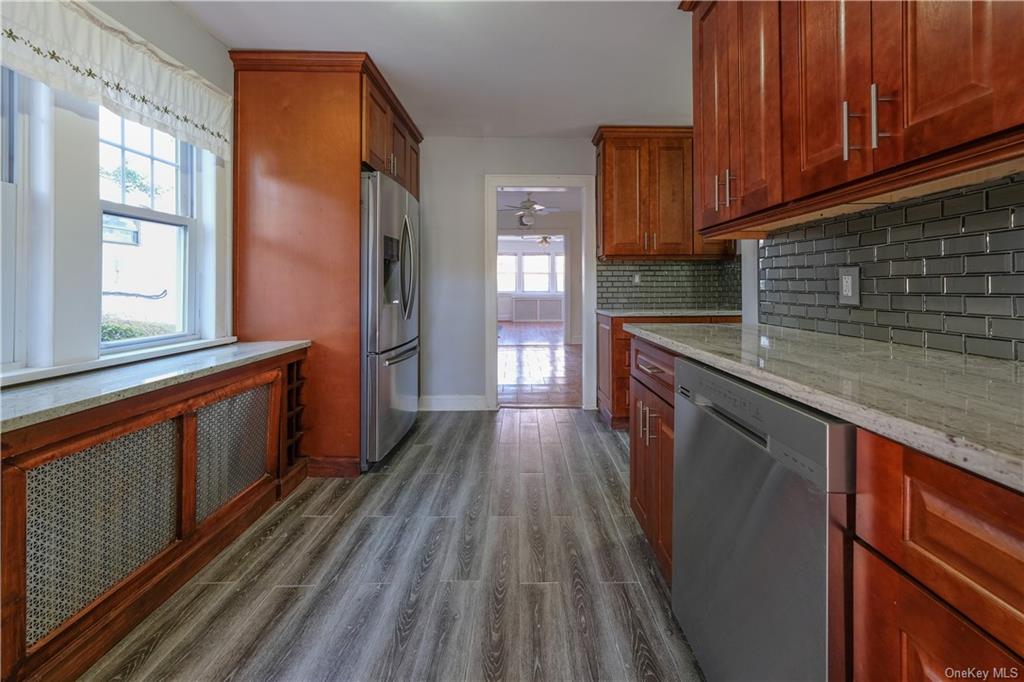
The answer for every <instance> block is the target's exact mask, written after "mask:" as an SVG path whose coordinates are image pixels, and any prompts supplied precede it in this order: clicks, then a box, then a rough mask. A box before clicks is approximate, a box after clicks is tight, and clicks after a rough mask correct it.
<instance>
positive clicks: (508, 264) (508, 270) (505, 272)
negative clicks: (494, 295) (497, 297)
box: [498, 253, 519, 294]
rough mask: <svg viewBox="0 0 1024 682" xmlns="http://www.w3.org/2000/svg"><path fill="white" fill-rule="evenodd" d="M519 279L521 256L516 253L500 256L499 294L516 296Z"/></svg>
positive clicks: (500, 254)
mask: <svg viewBox="0 0 1024 682" xmlns="http://www.w3.org/2000/svg"><path fill="white" fill-rule="evenodd" d="M518 279H519V256H518V254H515V253H499V254H498V293H499V294H514V293H515V292H516V284H517V280H518Z"/></svg>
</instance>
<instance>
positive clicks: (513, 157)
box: [420, 137, 594, 400]
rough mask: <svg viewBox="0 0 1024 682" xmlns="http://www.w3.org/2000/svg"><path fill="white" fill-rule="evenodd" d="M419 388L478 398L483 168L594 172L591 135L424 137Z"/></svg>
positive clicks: (429, 393)
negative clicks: (583, 136) (583, 137)
mask: <svg viewBox="0 0 1024 682" xmlns="http://www.w3.org/2000/svg"><path fill="white" fill-rule="evenodd" d="M421 154H422V156H421V162H420V164H421V165H420V176H421V181H420V190H421V192H420V194H421V202H420V211H421V216H420V217H421V224H422V232H423V234H422V236H421V238H420V239H421V242H422V253H421V261H420V265H421V271H422V280H421V286H422V291H423V298H422V299H421V301H420V305H421V308H420V343H421V345H422V351H421V353H422V354H421V358H422V359H421V364H420V368H421V369H420V393H421V395H422V396H424V397H427V398H428V399H429V397H431V396H466V397H467V398H478V399H480V400H483V396H484V393H485V387H484V381H485V371H486V368H485V359H484V344H483V343H482V341H483V333H484V321H483V319H484V289H483V283H484V264H483V249H484V235H483V230H484V175H486V174H492V175H500V174H510V175H511V174H535V175H557V174H563V175H593V174H594V147H593V145H592V144H591V143H590V140H589V139H561V138H550V139H548V138H544V139H540V138H464V137H455V138H441V137H436V138H427V139H426V140H424V141H423V145H422V147H421Z"/></svg>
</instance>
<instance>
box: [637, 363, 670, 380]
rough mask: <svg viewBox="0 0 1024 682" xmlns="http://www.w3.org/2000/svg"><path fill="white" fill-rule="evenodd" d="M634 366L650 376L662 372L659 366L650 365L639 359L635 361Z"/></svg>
mask: <svg viewBox="0 0 1024 682" xmlns="http://www.w3.org/2000/svg"><path fill="white" fill-rule="evenodd" d="M636 366H637V368H638V369H639V370H640V371H641V372H643V373H644V374H649V375H650V376H654V375H655V374H663V373H664V370H663V369H661V367H651V366H650V365H645V364H644V363H642V362H640V361H639V360H637V361H636Z"/></svg>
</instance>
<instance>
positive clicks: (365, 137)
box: [361, 71, 423, 196]
mask: <svg viewBox="0 0 1024 682" xmlns="http://www.w3.org/2000/svg"><path fill="white" fill-rule="evenodd" d="M381 83H382V81H380V80H378V79H377V78H376V77H374V74H373V72H372V71H371V72H369V73H365V74H363V77H362V96H363V129H362V142H361V151H362V162H363V165H364V166H366V167H368V168H371V169H373V170H377V171H380V172H382V173H386V174H387V175H390V176H391V177H393V178H394V179H395V180H397V181H398V183H399V184H401V185H402V186H403V187H405V188H406V189H407V190H409V191H410V192H411V193H412V194H413V196H419V181H420V169H419V159H420V151H419V150H420V148H419V143H420V141H421V140H422V139H423V137H422V135H420V134H419V131H418V130H417V129H416V126H415V125H414V124H413V123H412V121H411V120H410V119H409V117H408V115H407V114H406V113H405V110H404V109H403V108H402V105H401V104H400V103H399V102H398V100H397V99H395V97H394V93H392V92H391V91H390V89H389V88H387V86H386V85H382V84H381Z"/></svg>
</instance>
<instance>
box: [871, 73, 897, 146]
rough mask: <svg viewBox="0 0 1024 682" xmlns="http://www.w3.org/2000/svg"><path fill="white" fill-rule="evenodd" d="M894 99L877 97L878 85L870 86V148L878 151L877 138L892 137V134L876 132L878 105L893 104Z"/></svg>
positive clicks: (885, 96) (887, 96) (883, 96)
mask: <svg viewBox="0 0 1024 682" xmlns="http://www.w3.org/2000/svg"><path fill="white" fill-rule="evenodd" d="M895 100H896V98H895V97H893V96H891V95H882V96H879V95H878V83H872V84H871V148H872V149H878V138H880V137H892V133H882V132H878V103H879V102H893V101H895Z"/></svg>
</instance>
